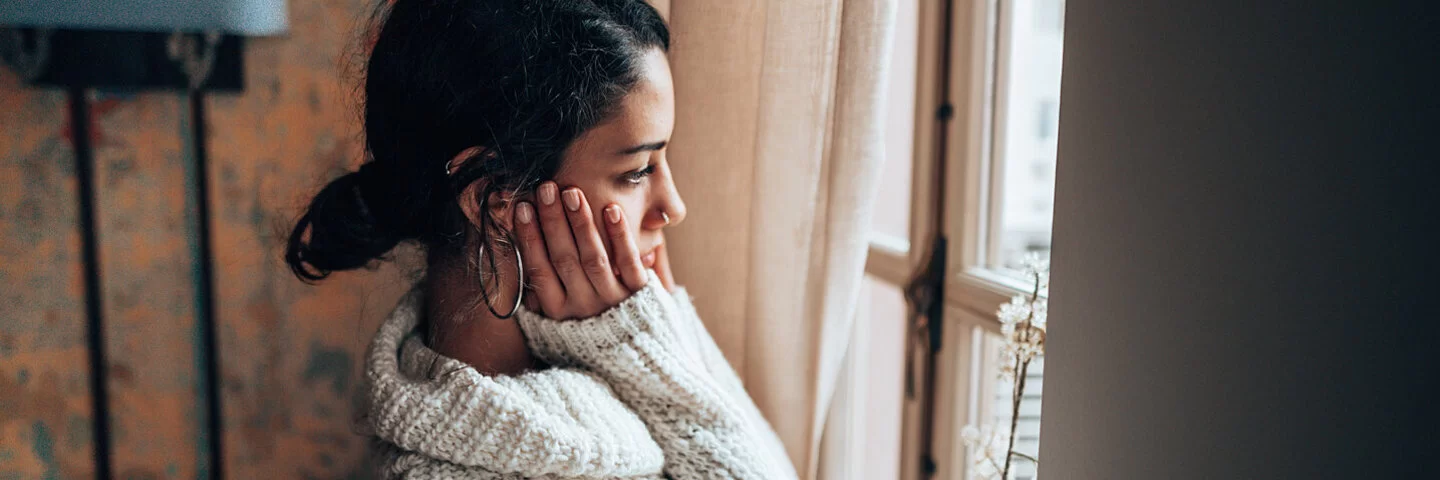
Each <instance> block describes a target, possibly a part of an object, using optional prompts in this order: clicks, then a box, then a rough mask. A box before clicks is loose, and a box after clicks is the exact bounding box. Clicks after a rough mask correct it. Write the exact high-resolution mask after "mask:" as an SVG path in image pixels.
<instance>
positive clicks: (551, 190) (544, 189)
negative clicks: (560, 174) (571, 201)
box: [540, 182, 555, 205]
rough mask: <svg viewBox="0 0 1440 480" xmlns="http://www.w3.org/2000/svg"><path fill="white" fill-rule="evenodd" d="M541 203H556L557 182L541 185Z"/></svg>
mask: <svg viewBox="0 0 1440 480" xmlns="http://www.w3.org/2000/svg"><path fill="white" fill-rule="evenodd" d="M540 203H542V204H545V205H550V204H552V203H555V184H553V183H549V182H546V183H545V184H544V185H540Z"/></svg>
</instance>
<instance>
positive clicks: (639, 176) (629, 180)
mask: <svg viewBox="0 0 1440 480" xmlns="http://www.w3.org/2000/svg"><path fill="white" fill-rule="evenodd" d="M652 173H655V166H654V165H646V166H645V168H642V169H639V170H635V171H633V172H626V173H625V174H624V175H621V176H620V180H621V181H623V182H624V183H625V184H626V185H630V186H635V185H640V182H643V181H645V177H648V176H650V174H652Z"/></svg>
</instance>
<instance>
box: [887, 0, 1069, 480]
mask: <svg viewBox="0 0 1440 480" xmlns="http://www.w3.org/2000/svg"><path fill="white" fill-rule="evenodd" d="M1003 2H1005V0H939V1H933V2H931V1H921V2H920V5H919V9H920V10H919V11H920V13H919V15H920V25H919V31H918V32H915V34H917V35H919V41H918V43H917V47H918V49H917V50H918V51H917V54H918V55H919V60H918V61H917V64H916V83H917V85H916V90H915V91H916V99H915V101H916V103H915V133H914V142H915V143H914V145H915V149H914V157H913V158H912V161H913V165H914V167H913V174H912V175H913V176H912V189H911V212H910V220H911V221H910V226H911V227H910V232H909V233H910V238H909V239H908V242H904V244H902V242H898V241H895V240H896V239H894V237H889V236H881V235H876V236H872V238H871V241H870V248H869V254H870V255H869V259H868V260H867V262H866V273H868V274H871V275H873V276H875V277H877V278H878V279H880V280H884V281H885V282H886V283H891V284H895V285H900V286H902V287H903V286H904V285H905V283H906V282H907V281H908V280H909V278H910V277H911V276H912V275H913V273H914V272H916V271H917V270H918V269H919V268H920V267H921V266H922V265H921V262H923V261H924V257H925V254H926V253H927V252H925V251H924V249H925V248H927V247H928V245H929V240H928V239H930V238H931V237H932V236H933V235H935V234H937V233H939V234H943V235H945V236H946V237H947V239H948V244H947V248H948V251H947V252H946V265H945V276H944V285H943V288H944V293H943V299H944V300H943V302H944V306H943V309H942V310H943V312H944V313H943V319H942V329H941V335H942V337H943V338H942V340H941V348H940V349H939V351H936V352H930V351H924V350H925V349H916V351H915V352H912V355H911V358H907V359H906V361H907V362H910V363H911V366H912V367H913V368H914V369H915V372H916V375H917V376H923V375H924V374H925V372H924V371H923V369H924V366H925V365H926V360H927V357H928V356H930V355H934V356H935V363H934V365H935V369H936V372H935V385H934V386H933V389H934V392H926V391H923V388H924V387H923V383H922V382H917V389H919V391H917V394H916V395H915V397H914V398H907V399H906V400H905V401H904V403H903V406H904V412H903V414H902V419H903V420H904V425H903V426H902V433H901V438H902V446H901V472H900V476H899V478H900V479H902V480H926V479H927V477H926V476H925V475H924V474H923V472H922V471H921V470H922V464H921V461H922V454H923V452H921V451H920V448H919V447H920V445H921V442H922V440H921V438H920V436H921V435H922V432H923V430H924V429H923V428H922V422H925V421H927V419H923V418H921V417H922V408H923V407H922V403H921V399H923V398H925V396H926V395H933V396H934V402H935V408H934V412H933V418H932V419H928V421H930V422H931V423H932V425H933V428H932V432H931V435H932V445H931V452H930V454H931V457H932V459H933V460H934V461H935V464H934V467H935V472H934V474H933V475H932V476H930V477H928V478H935V479H955V480H959V479H963V478H967V475H968V472H967V466H968V464H969V459H968V454H967V452H966V448H965V445H964V443H963V442H961V441H960V436H959V433H960V431H961V429H962V428H963V427H964V426H965V425H971V424H978V423H980V422H981V421H982V419H987V418H992V417H993V416H994V414H995V413H996V412H994V411H992V410H993V406H992V404H993V402H991V401H989V399H993V398H994V396H995V394H996V392H995V388H996V386H997V385H998V383H999V382H997V381H994V380H995V379H994V378H988V377H993V372H995V371H998V365H997V363H998V362H999V359H998V357H997V356H996V355H993V354H992V355H987V354H986V352H987V350H986V348H985V337H986V336H987V335H998V334H999V333H1000V322H999V319H998V318H997V317H996V314H995V312H996V310H998V309H999V307H1000V305H1002V304H1004V303H1005V302H1008V301H1009V300H1010V298H1011V297H1013V296H1015V295H1017V294H1024V293H1028V292H1029V291H1030V288H1029V286H1028V285H1026V284H1025V282H1024V281H1023V280H1021V279H1019V278H1016V277H1013V276H1009V275H1005V274H1003V273H1001V272H1000V271H998V270H996V269H993V268H991V267H990V265H994V264H997V263H999V262H998V260H999V259H998V258H996V257H998V252H997V250H996V249H988V251H987V246H988V245H996V244H998V241H999V238H998V236H999V232H998V229H995V228H991V221H992V219H997V218H999V215H1000V211H999V209H1000V202H998V201H991V200H990V199H992V198H999V197H1000V195H1001V194H1002V193H1003V192H1002V191H1001V189H1002V188H1003V182H1002V179H1001V178H1000V176H999V175H997V171H996V168H995V166H994V162H996V161H997V159H1000V158H1003V154H1004V152H1003V151H1001V150H1000V149H1002V148H1003V142H999V141H998V140H999V139H1000V138H1001V137H1000V135H1001V134H1002V133H1003V132H1002V131H1001V130H1000V129H1002V128H1004V125H1006V124H1005V118H1004V117H1003V116H1004V114H1005V112H1006V108H1005V107H1006V105H1005V104H1004V102H1005V99H1006V95H1005V94H1006V91H1005V88H1006V82H1005V81H1004V79H1005V78H1006V75H1007V74H1008V72H1009V71H1010V69H1009V65H1008V61H1007V60H1008V58H1009V55H1008V49H1009V48H1010V46H1009V45H1008V42H1006V41H1005V40H1004V39H1003V38H1002V37H1001V35H1000V33H1001V28H1002V25H1004V24H1005V22H1007V21H1012V19H1011V18H1010V17H1009V15H1011V14H1012V12H1008V11H1006V10H1007V9H1005V8H1003V7H1002V5H1003ZM947 4H948V5H947ZM947 7H948V9H949V15H948V18H947V16H946V15H944V12H945V10H946V9H947ZM1062 12H1063V10H1062ZM1062 18H1063V13H1062ZM947 20H948V22H949V30H950V31H949V32H946V31H945V30H946V25H945V22H946V21H947ZM901 33H902V34H903V33H905V32H901ZM946 33H949V38H946ZM947 49H948V53H949V55H948V57H949V58H943V57H944V56H945V52H946V51H947ZM947 61H948V62H949V64H948V75H947V72H946V71H945V70H946V68H945V66H944V65H943V63H944V62H947ZM947 77H948V78H947ZM942 82H944V84H943V85H942ZM947 90H948V94H945V93H944V92H946V91H947ZM944 97H948V98H944ZM947 100H948V102H947ZM947 105H948V107H949V111H950V112H951V115H950V117H949V118H948V119H943V120H942V119H941V118H939V117H940V115H939V114H938V112H940V111H941V109H942V108H945V107H946V106H947ZM1057 106H1058V105H1057ZM942 129H943V131H942ZM941 135H943V136H944V139H943V142H944V146H945V151H944V152H939V151H937V148H938V146H939V145H940V144H941V141H942V140H941ZM941 162H943V165H942V164H941ZM941 172H943V175H937V174H938V173H941ZM937 177H943V178H937ZM937 223H938V225H937ZM912 329H913V328H912ZM912 335H913V333H912ZM907 341H909V342H915V339H914V338H911V339H908V340H907ZM991 353H993V352H991ZM922 378H923V377H922Z"/></svg>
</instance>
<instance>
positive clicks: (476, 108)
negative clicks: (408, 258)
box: [285, 0, 670, 281]
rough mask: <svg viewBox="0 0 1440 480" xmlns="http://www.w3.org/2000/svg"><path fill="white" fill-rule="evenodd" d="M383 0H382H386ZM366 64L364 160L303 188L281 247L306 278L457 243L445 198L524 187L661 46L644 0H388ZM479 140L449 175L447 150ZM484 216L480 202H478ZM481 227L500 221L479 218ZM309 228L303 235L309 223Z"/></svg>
mask: <svg viewBox="0 0 1440 480" xmlns="http://www.w3.org/2000/svg"><path fill="white" fill-rule="evenodd" d="M387 3H388V4H387ZM375 19H376V25H378V33H377V34H376V37H375V43H374V46H373V48H372V50H371V52H370V54H369V58H368V59H367V60H366V62H365V69H364V81H365V87H364V120H365V148H366V154H367V160H366V161H365V162H364V164H363V165H362V166H361V167H360V169H359V171H356V172H351V173H348V174H346V175H343V176H341V177H339V178H337V179H335V180H333V181H331V182H330V183H329V184H328V185H326V186H325V187H324V188H323V189H321V190H320V192H319V193H318V194H316V195H315V198H314V200H312V201H311V203H310V206H309V208H308V209H307V210H306V211H305V213H304V214H303V215H302V216H301V217H300V218H299V220H298V221H297V223H296V224H295V228H294V230H293V231H292V232H291V234H290V239H289V243H288V245H287V247H286V252H285V261H286V263H288V264H289V265H290V268H291V270H293V271H294V272H295V275H296V276H298V277H300V278H301V279H302V280H305V281H317V280H320V279H323V278H325V277H326V276H328V275H329V274H330V273H331V272H334V271H339V270H348V269H354V268H359V267H363V266H366V265H368V264H370V262H372V261H375V260H381V259H384V258H385V256H386V254H387V253H389V252H390V251H391V250H392V249H394V248H395V246H396V245H398V244H400V243H401V242H405V241H415V242H418V243H419V244H420V245H421V246H423V247H424V248H425V249H426V251H427V252H428V253H429V254H430V258H431V261H434V260H435V259H436V258H437V256H436V255H437V254H443V253H454V252H458V251H459V249H460V248H461V247H462V246H463V244H464V241H465V229H466V228H467V226H468V221H467V219H466V218H465V216H464V214H463V212H462V211H461V210H460V208H459V206H458V205H457V202H456V199H457V198H458V196H459V195H460V194H461V192H463V191H464V190H465V187H466V186H467V185H469V184H471V183H472V182H475V181H477V180H480V179H485V180H487V182H486V183H485V184H484V186H483V188H480V189H479V190H480V191H479V192H478V194H477V197H478V198H476V201H477V202H479V204H480V206H481V211H487V210H486V208H485V207H486V205H487V200H488V199H489V198H490V197H491V195H492V194H494V193H499V192H507V191H508V192H528V191H530V190H533V189H534V188H535V186H537V185H538V184H539V183H540V182H542V181H544V180H547V179H550V178H551V177H553V176H554V175H555V173H556V172H557V171H558V170H559V168H560V163H561V157H562V155H563V153H564V151H565V149H566V147H568V146H569V145H570V144H571V143H572V142H573V141H574V140H575V139H576V138H577V137H578V136H580V134H581V133H583V132H585V131H586V130H588V129H590V128H592V127H594V126H596V125H597V124H599V123H600V122H601V121H602V120H604V119H605V118H606V117H607V116H608V115H610V114H611V113H612V112H613V110H614V109H615V107H616V105H617V104H618V103H619V101H620V99H621V98H622V97H623V96H624V95H625V94H626V93H627V92H629V91H630V89H631V88H632V87H633V86H634V85H635V84H636V83H637V82H638V81H639V78H640V75H641V71H640V70H641V68H642V65H643V63H642V62H643V60H642V57H643V56H644V54H645V53H646V52H647V51H649V50H650V49H653V48H659V49H661V50H666V51H668V50H669V47H670V33H669V29H668V28H667V27H666V25H665V21H664V19H663V18H661V17H660V14H659V13H657V12H656V11H655V9H654V8H652V7H651V6H650V5H649V4H647V3H645V2H644V1H642V0H395V1H393V2H386V1H385V0H382V4H381V5H380V6H379V7H378V8H377V10H376V14H375ZM472 146H479V147H482V148H483V149H484V150H483V153H481V154H480V155H483V158H471V159H470V161H466V162H464V163H463V164H462V166H461V167H460V170H459V171H457V172H455V174H454V175H450V176H447V175H446V174H445V172H444V170H445V164H446V162H448V161H449V160H450V159H451V158H453V157H455V156H456V155H458V154H459V153H460V152H462V151H464V150H465V149H467V148H469V147H472ZM483 217H485V218H487V219H488V218H489V215H483ZM482 223H491V224H490V225H481V228H480V231H481V232H482V235H484V236H485V237H486V238H483V239H482V240H485V241H488V236H489V235H492V234H500V235H507V234H508V232H505V231H504V230H503V228H502V227H500V226H498V225H494V224H493V223H492V222H488V221H486V220H482ZM307 233H308V235H307Z"/></svg>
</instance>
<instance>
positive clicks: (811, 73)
mask: <svg viewBox="0 0 1440 480" xmlns="http://www.w3.org/2000/svg"><path fill="white" fill-rule="evenodd" d="M658 3H659V4H660V5H659V7H660V9H661V10H662V11H665V12H667V13H668V16H669V19H670V26H671V31H672V39H673V41H672V49H671V55H670V57H671V64H672V68H673V69H674V75H675V84H676V115H677V118H676V122H677V123H676V129H675V134H674V138H673V146H672V147H671V150H670V161H671V163H672V165H673V167H674V171H675V176H676V178H675V181H676V183H677V184H678V187H679V188H680V191H681V193H682V195H683V196H684V197H685V199H686V203H687V205H688V206H689V212H690V214H689V217H688V219H687V220H686V221H685V223H684V224H683V225H680V226H678V227H676V228H675V229H672V230H673V232H672V233H671V234H670V236H669V238H668V240H669V242H670V245H671V252H672V262H673V263H674V266H675V271H676V276H677V279H678V281H680V282H681V283H683V284H685V285H687V286H688V288H689V290H690V292H691V293H692V294H693V295H694V296H695V303H696V307H697V308H698V309H699V310H700V313H701V316H702V317H704V319H705V322H706V324H707V326H708V327H709V329H710V331H711V333H712V334H713V335H714V337H715V339H716V341H717V342H718V343H719V344H720V346H721V348H722V349H724V351H725V354H726V356H727V357H728V358H729V360H730V362H731V363H732V364H733V365H734V366H735V368H736V370H737V371H739V372H740V374H741V375H742V376H743V377H744V379H745V384H746V387H747V389H749V391H750V392H751V395H752V396H754V398H755V400H756V402H757V403H758V404H759V406H760V408H761V409H762V410H763V411H764V413H765V415H766V417H767V418H768V419H769V420H770V422H771V424H772V425H774V427H775V429H776V430H777V431H778V432H779V434H780V437H781V439H782V440H783V441H784V442H785V446H786V449H787V453H788V454H789V455H790V457H791V459H792V460H793V461H794V463H795V465H796V468H797V469H798V470H799V472H800V474H801V476H802V478H807V479H817V478H826V479H839V478H857V476H858V475H859V473H858V472H857V471H855V469H854V468H853V467H852V466H849V465H847V464H846V462H847V461H852V460H854V459H855V458H858V457H860V456H861V455H862V453H863V452H861V451H858V450H859V449H860V448H861V447H863V442H862V441H861V439H860V438H856V437H857V436H858V435H859V433H858V430H857V428H858V425H856V424H855V423H854V422H852V419H855V415H854V412H853V411H849V410H850V409H855V408H858V404H857V403H856V402H855V401H854V400H855V396H854V395H850V394H847V393H846V392H853V391H854V389H855V388H860V387H863V385H857V384H856V382H855V381H849V380H850V379H851V378H852V376H851V375H850V373H849V372H851V371H852V367H849V366H847V365H850V364H853V362H847V355H849V354H850V352H851V345H852V340H853V338H854V335H853V332H855V331H856V329H855V328H854V327H855V308H856V298H857V297H858V295H859V292H860V281H861V277H862V275H863V273H864V264H865V252H866V249H867V245H868V244H867V239H866V234H867V231H868V225H869V218H870V210H871V200H872V199H873V198H874V196H875V195H874V194H875V189H876V185H877V184H878V182H877V177H878V174H879V168H880V165H881V164H882V162H883V158H882V152H883V149H882V144H881V141H882V134H883V130H882V127H883V126H882V125H881V123H880V122H881V120H882V119H883V118H884V110H883V109H882V107H883V102H884V99H883V92H884V91H885V88H884V85H883V80H884V78H885V77H884V75H883V67H884V66H885V65H887V64H888V62H887V59H888V54H889V44H890V40H889V39H890V37H891V35H892V32H891V31H890V30H891V29H892V24H893V20H892V18H893V16H894V10H895V8H894V5H893V3H892V2H891V1H888V0H768V1H767V0H729V1H716V0H670V1H668V2H667V1H660V2H658ZM842 387H847V388H842ZM837 391H840V392H841V393H839V394H837ZM822 445H823V447H824V448H822Z"/></svg>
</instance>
